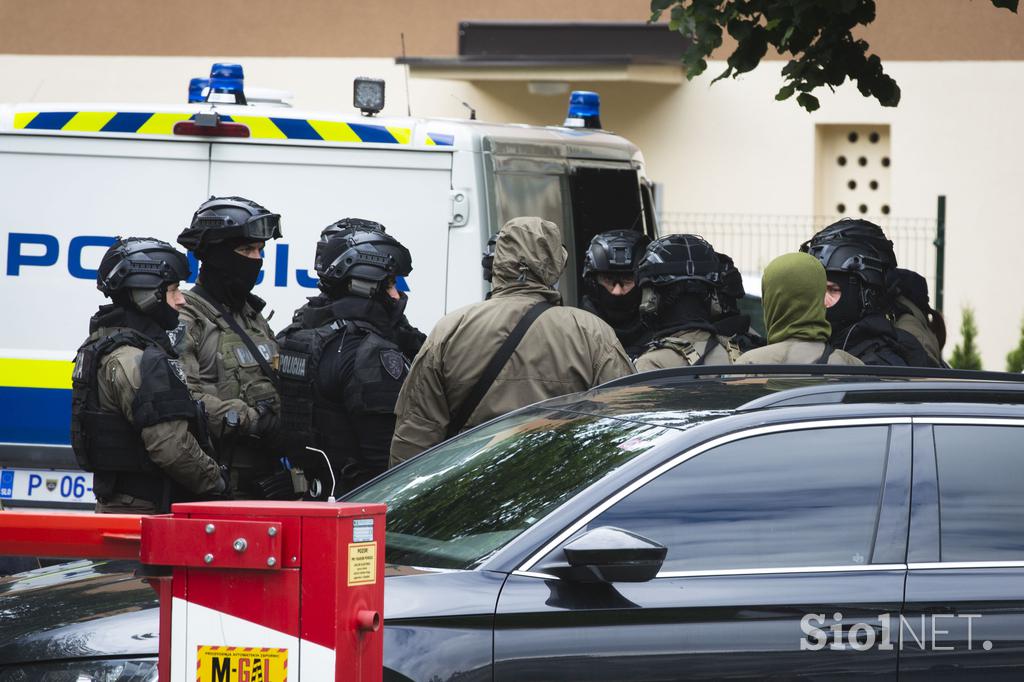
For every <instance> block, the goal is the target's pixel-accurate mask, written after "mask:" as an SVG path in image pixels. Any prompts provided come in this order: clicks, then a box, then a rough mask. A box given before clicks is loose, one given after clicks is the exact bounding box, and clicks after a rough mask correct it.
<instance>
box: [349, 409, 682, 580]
mask: <svg viewBox="0 0 1024 682" xmlns="http://www.w3.org/2000/svg"><path fill="white" fill-rule="evenodd" d="M672 433H677V432H674V431H673V430H672V429H667V428H665V427H661V426H653V425H650V424H643V423H639V422H634V421H625V420H622V419H612V418H606V417H605V418H602V417H598V416H594V415H586V414H579V413H572V412H565V411H560V410H550V409H543V408H538V409H536V410H530V411H527V412H524V413H520V414H516V415H512V416H509V417H507V418H504V419H500V420H498V421H496V422H494V423H492V424H489V425H487V426H484V427H483V428H480V429H477V430H475V431H472V432H470V433H466V434H464V435H462V436H460V437H458V438H455V439H453V440H451V441H450V442H447V443H445V444H443V445H441V446H439V447H438V448H436V449H434V450H433V451H431V452H429V453H427V454H424V455H422V456H420V457H417V458H415V459H413V460H412V461H410V462H409V463H408V464H406V465H405V466H403V467H401V468H399V469H395V470H393V471H391V472H389V473H387V474H385V475H384V476H382V477H381V478H379V479H377V480H376V481H373V482H372V483H370V484H369V485H368V486H366V487H364V488H362V489H360V490H358V491H356V492H355V493H354V494H352V495H351V496H349V497H347V498H345V499H344V501H346V502H384V503H386V504H387V505H388V514H387V545H386V548H387V549H386V558H387V562H388V563H390V564H399V565H405V566H422V567H429V568H456V569H468V568H473V567H474V566H476V565H478V564H479V563H480V562H482V561H483V560H484V559H486V558H487V557H488V556H490V555H491V554H493V553H494V552H495V551H497V550H498V549H500V548H501V547H503V546H504V545H505V544H506V543H508V542H509V541H510V540H512V539H513V538H515V537H516V536H517V535H519V534H520V533H522V532H523V531H525V530H526V529H527V528H529V527H530V526H531V525H533V524H534V523H536V522H537V521H539V520H540V519H542V518H544V517H545V516H546V515H547V514H549V513H551V512H552V511H553V510H554V509H556V508H557V507H558V506H559V505H560V504H562V503H563V502H565V501H566V500H568V499H570V498H571V497H573V495H575V494H576V493H577V492H579V491H581V490H583V489H584V488H586V487H587V486H589V485H591V484H593V483H594V482H595V481H597V480H599V479H600V478H602V477H603V476H604V475H606V474H607V473H608V472H610V471H612V470H613V469H615V468H616V467H619V466H621V465H622V464H623V463H625V462H627V461H629V460H630V459H632V458H634V457H636V456H637V455H639V454H641V453H643V452H645V451H647V450H649V449H650V448H652V447H653V446H655V445H657V444H658V443H659V442H661V441H662V440H663V439H664V438H665V437H667V436H670V435H671V434H672Z"/></svg>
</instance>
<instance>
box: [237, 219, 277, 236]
mask: <svg viewBox="0 0 1024 682" xmlns="http://www.w3.org/2000/svg"><path fill="white" fill-rule="evenodd" d="M242 229H243V230H244V231H245V236H246V237H248V238H249V239H253V240H256V239H259V240H262V241H266V240H268V239H279V238H280V237H281V216H279V215H277V214H276V213H270V214H267V215H261V216H257V217H255V218H252V219H250V220H249V222H247V223H246V224H245V225H243V226H242Z"/></svg>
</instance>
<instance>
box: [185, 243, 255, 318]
mask: <svg viewBox="0 0 1024 682" xmlns="http://www.w3.org/2000/svg"><path fill="white" fill-rule="evenodd" d="M246 243H249V242H248V240H245V239H229V240H227V241H224V242H220V243H219V244H212V245H211V246H208V247H207V248H206V249H204V250H203V254H202V259H201V260H202V264H201V266H200V268H199V284H200V285H202V287H203V288H204V289H206V290H207V291H208V292H209V293H210V294H211V295H212V296H213V297H214V298H216V299H217V300H218V301H220V302H222V303H224V304H226V305H227V306H228V307H229V308H231V309H233V310H241V309H242V306H244V305H245V299H246V297H247V296H248V295H249V293H250V292H251V291H252V288H253V287H254V286H256V279H257V278H258V277H259V276H260V269H261V268H262V267H263V259H262V258H248V257H246V256H243V255H242V254H240V253H235V248H236V247H238V246H241V245H242V244H246Z"/></svg>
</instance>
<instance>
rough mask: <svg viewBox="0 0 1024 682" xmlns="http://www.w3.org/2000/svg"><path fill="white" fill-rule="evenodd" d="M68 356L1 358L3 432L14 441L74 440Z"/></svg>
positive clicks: (0, 427)
mask: <svg viewBox="0 0 1024 682" xmlns="http://www.w3.org/2000/svg"><path fill="white" fill-rule="evenodd" d="M73 369H74V363H73V362H69V361H65V360H25V359H20V358H0V433H2V434H3V440H4V441H8V442H13V443H39V444H45V445H67V444H69V443H70V442H71V431H70V428H71V426H70V420H71V372H72V370H73Z"/></svg>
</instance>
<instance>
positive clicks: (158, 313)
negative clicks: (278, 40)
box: [71, 237, 226, 514]
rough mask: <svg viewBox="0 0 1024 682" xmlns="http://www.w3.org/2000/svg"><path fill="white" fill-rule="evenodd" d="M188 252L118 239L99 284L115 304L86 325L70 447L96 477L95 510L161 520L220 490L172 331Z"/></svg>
mask: <svg viewBox="0 0 1024 682" xmlns="http://www.w3.org/2000/svg"><path fill="white" fill-rule="evenodd" d="M188 276H189V267H188V260H187V259H186V258H185V255H184V254H183V253H181V252H180V251H178V250H176V249H175V248H174V247H173V246H171V245H170V244H168V243H167V242H163V241H160V240H158V239H150V238H144V237H143V238H139V237H130V238H127V239H118V240H117V241H115V242H114V244H113V245H112V246H111V247H110V248H109V249H107V252H106V253H105V254H104V256H103V259H102V261H101V262H100V267H99V270H98V273H97V278H96V286H97V288H98V289H99V290H100V291H102V292H103V294H104V295H105V296H107V297H108V298H110V299H112V301H113V303H112V304H109V305H104V306H101V307H100V309H99V310H98V311H97V313H96V314H95V315H93V317H92V319H91V320H90V321H89V338H88V339H87V340H86V341H85V343H84V344H83V345H82V346H81V348H79V349H78V355H77V357H76V359H75V370H74V374H73V377H72V410H71V445H72V448H73V449H74V452H75V455H76V457H77V458H78V461H79V464H80V465H81V466H82V467H83V468H84V469H86V470H87V471H92V472H94V477H93V490H94V492H95V494H96V499H97V504H96V511H97V512H101V513H103V512H105V513H133V514H157V513H164V512H167V511H169V509H170V505H171V503H172V502H177V501H183V500H190V499H202V498H204V497H206V498H208V497H210V496H215V495H219V494H221V493H223V492H224V490H225V487H226V486H225V482H224V480H223V478H222V477H221V472H220V469H219V467H218V465H217V463H216V462H215V461H214V460H213V458H212V457H211V456H210V454H209V452H208V451H207V450H205V449H204V448H208V443H207V439H206V436H205V427H206V425H205V422H204V415H203V410H202V404H201V403H198V402H197V401H194V400H193V399H192V397H191V395H190V394H189V391H188V388H187V387H186V385H185V376H184V371H183V370H182V367H181V363H180V362H179V360H178V356H177V354H176V353H175V351H174V350H173V349H172V346H171V342H170V339H169V338H168V330H173V329H174V328H175V327H177V325H178V311H179V310H180V309H181V307H182V306H183V305H184V299H183V297H182V293H181V292H180V291H179V290H178V283H179V282H180V281H181V280H183V279H187V278H188Z"/></svg>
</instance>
